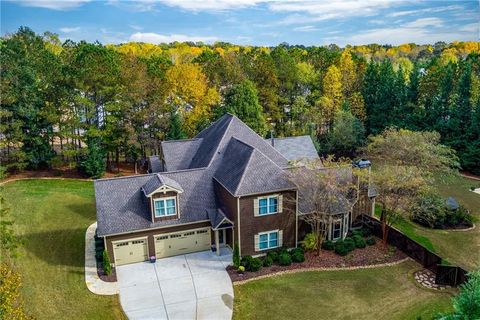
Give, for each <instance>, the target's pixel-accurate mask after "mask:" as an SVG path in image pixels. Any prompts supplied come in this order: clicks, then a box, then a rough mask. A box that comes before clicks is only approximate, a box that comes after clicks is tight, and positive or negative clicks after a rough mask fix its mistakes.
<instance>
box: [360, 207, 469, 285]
mask: <svg viewBox="0 0 480 320" xmlns="http://www.w3.org/2000/svg"><path fill="white" fill-rule="evenodd" d="M363 222H364V226H365V227H367V228H369V229H370V230H372V233H373V234H374V235H375V236H377V237H379V238H382V236H383V233H382V224H381V222H380V221H379V220H378V219H376V218H374V217H370V216H364V217H363ZM387 242H388V243H389V244H391V245H392V246H395V247H396V248H397V249H399V250H400V251H402V252H403V253H405V254H406V255H407V256H409V257H410V258H412V259H414V260H415V261H417V262H419V263H420V264H422V266H424V267H425V268H427V269H428V270H430V271H432V272H433V273H435V274H436V280H435V282H436V283H437V284H443V285H450V286H457V285H459V284H462V283H464V282H465V281H466V280H467V273H468V272H467V271H465V270H464V269H462V268H460V267H458V266H449V265H443V264H442V257H440V256H439V255H437V254H435V253H433V252H432V251H430V250H429V249H427V248H425V247H424V246H422V245H421V244H419V243H418V242H416V241H415V240H412V239H410V238H409V237H408V236H406V235H405V234H403V233H402V232H400V231H399V230H397V229H394V228H389V230H388V238H387Z"/></svg>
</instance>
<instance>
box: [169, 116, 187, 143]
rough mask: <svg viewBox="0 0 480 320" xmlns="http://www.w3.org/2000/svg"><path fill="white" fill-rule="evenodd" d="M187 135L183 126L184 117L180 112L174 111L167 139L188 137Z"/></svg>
mask: <svg viewBox="0 0 480 320" xmlns="http://www.w3.org/2000/svg"><path fill="white" fill-rule="evenodd" d="M186 138H187V135H186V134H185V132H184V131H183V128H182V119H181V116H180V114H179V112H172V115H171V117H170V130H169V131H168V134H167V140H181V139H186Z"/></svg>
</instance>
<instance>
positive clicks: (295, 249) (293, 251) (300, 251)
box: [290, 247, 305, 256]
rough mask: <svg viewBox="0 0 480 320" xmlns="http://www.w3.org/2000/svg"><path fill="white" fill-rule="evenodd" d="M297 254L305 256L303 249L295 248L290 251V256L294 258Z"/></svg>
mask: <svg viewBox="0 0 480 320" xmlns="http://www.w3.org/2000/svg"><path fill="white" fill-rule="evenodd" d="M296 253H301V254H304V253H305V251H304V250H303V249H302V248H300V247H299V248H294V249H292V250H290V255H291V256H293V255H294V254H296Z"/></svg>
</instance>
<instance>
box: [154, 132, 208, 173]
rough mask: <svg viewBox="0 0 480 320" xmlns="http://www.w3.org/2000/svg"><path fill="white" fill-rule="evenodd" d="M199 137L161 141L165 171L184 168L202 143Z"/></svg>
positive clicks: (188, 164)
mask: <svg viewBox="0 0 480 320" xmlns="http://www.w3.org/2000/svg"><path fill="white" fill-rule="evenodd" d="M202 140H203V139H201V138H198V139H190V140H174V141H162V152H163V159H164V160H165V171H176V170H185V169H188V168H189V167H190V163H191V162H192V158H193V156H194V155H195V153H196V152H197V150H198V147H199V146H200V144H201V143H202Z"/></svg>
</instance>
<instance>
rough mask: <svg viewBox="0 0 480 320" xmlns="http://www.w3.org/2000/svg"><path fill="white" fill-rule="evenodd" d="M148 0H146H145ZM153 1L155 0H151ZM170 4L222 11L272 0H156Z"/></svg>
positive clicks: (172, 5)
mask: <svg viewBox="0 0 480 320" xmlns="http://www.w3.org/2000/svg"><path fill="white" fill-rule="evenodd" d="M147 1H148V0H147ZM153 1H155V0H153ZM158 1H159V2H161V3H163V4H165V5H167V6H170V7H180V8H182V9H185V10H192V11H222V10H231V9H238V8H245V7H252V6H255V5H257V4H260V3H263V2H270V1H274V0H180V1H179V0H158Z"/></svg>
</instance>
